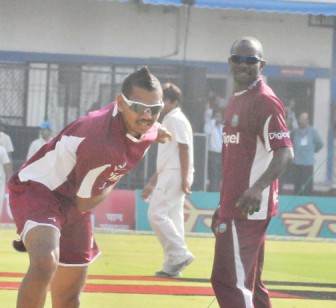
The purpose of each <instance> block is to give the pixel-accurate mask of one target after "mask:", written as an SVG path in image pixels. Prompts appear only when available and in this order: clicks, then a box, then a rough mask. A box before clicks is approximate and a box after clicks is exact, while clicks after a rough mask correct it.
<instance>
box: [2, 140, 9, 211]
mask: <svg viewBox="0 0 336 308" xmlns="http://www.w3.org/2000/svg"><path fill="white" fill-rule="evenodd" d="M11 175H12V165H11V162H10V159H9V157H8V154H7V151H6V149H5V148H4V147H3V146H0V217H1V213H2V208H3V201H4V198H5V192H6V184H7V182H8V180H9V178H10V176H11Z"/></svg>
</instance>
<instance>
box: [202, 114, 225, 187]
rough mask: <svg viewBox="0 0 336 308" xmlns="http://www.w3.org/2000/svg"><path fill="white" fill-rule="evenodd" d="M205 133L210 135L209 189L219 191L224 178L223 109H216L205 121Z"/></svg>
mask: <svg viewBox="0 0 336 308" xmlns="http://www.w3.org/2000/svg"><path fill="white" fill-rule="evenodd" d="M204 133H206V134H207V135H208V180H209V185H208V189H207V190H208V191H219V187H220V183H221V179H222V168H221V166H222V145H223V137H222V134H223V116H222V111H221V110H214V112H213V118H212V119H211V120H210V121H208V122H207V123H205V125H204Z"/></svg>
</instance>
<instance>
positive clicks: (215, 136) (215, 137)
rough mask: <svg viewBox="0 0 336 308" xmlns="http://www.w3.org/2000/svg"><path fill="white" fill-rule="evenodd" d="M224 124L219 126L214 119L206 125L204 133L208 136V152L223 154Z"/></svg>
mask: <svg viewBox="0 0 336 308" xmlns="http://www.w3.org/2000/svg"><path fill="white" fill-rule="evenodd" d="M223 127H224V125H223V124H217V125H216V120H215V119H212V120H211V121H209V122H207V123H206V124H205V125H204V132H205V133H206V134H207V135H208V147H209V148H208V150H209V151H211V152H216V153H221V152H222V143H223V137H222V134H223Z"/></svg>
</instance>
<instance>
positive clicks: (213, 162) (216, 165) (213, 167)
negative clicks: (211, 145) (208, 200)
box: [208, 151, 222, 191]
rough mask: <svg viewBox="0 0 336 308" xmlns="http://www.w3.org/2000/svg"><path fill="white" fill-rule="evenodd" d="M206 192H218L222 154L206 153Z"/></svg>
mask: <svg viewBox="0 0 336 308" xmlns="http://www.w3.org/2000/svg"><path fill="white" fill-rule="evenodd" d="M208 155H209V157H208V179H209V182H210V183H209V186H208V191H219V189H220V183H221V180H222V153H217V152H211V151H209V152H208Z"/></svg>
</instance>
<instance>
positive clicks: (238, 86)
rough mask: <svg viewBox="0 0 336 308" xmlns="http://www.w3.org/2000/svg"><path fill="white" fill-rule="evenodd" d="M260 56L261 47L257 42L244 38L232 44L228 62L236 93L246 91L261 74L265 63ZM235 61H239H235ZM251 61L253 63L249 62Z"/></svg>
mask: <svg viewBox="0 0 336 308" xmlns="http://www.w3.org/2000/svg"><path fill="white" fill-rule="evenodd" d="M232 55H234V57H233V56H232ZM262 56H263V55H262V47H261V44H260V43H259V42H258V41H257V40H253V39H248V38H246V39H242V40H239V41H237V42H235V43H234V45H233V46H232V48H231V56H230V57H229V60H228V62H229V65H230V68H231V73H232V75H233V78H234V88H235V89H234V90H235V91H236V92H239V91H243V90H247V89H248V87H249V86H250V85H251V84H252V83H253V82H254V81H255V80H256V79H257V78H258V76H259V75H260V74H261V71H262V69H263V68H264V66H265V63H266V62H265V61H264V60H263V59H262ZM237 59H238V60H240V61H237ZM253 59H254V60H255V61H249V60H253ZM251 62H252V63H251ZM253 62H255V63H253Z"/></svg>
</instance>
